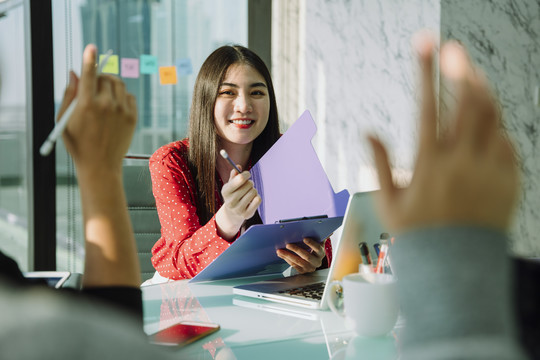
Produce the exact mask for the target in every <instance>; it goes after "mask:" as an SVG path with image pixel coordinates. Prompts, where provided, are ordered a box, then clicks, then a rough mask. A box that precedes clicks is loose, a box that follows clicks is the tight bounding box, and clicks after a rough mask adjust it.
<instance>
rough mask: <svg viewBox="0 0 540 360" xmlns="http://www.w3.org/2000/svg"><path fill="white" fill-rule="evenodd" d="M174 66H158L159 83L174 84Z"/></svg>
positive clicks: (175, 79) (175, 80) (175, 81)
mask: <svg viewBox="0 0 540 360" xmlns="http://www.w3.org/2000/svg"><path fill="white" fill-rule="evenodd" d="M177 82H178V81H177V78H176V66H160V68H159V83H160V84H161V85H167V84H176V83H177Z"/></svg>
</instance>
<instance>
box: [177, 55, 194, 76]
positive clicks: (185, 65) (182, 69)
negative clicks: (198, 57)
mask: <svg viewBox="0 0 540 360" xmlns="http://www.w3.org/2000/svg"><path fill="white" fill-rule="evenodd" d="M176 67H177V68H178V75H184V76H185V75H191V74H193V67H192V66H191V59H190V58H183V59H177V60H176Z"/></svg>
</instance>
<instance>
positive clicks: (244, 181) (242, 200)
mask: <svg viewBox="0 0 540 360" xmlns="http://www.w3.org/2000/svg"><path fill="white" fill-rule="evenodd" d="M250 177H251V174H250V173H249V171H243V172H242V173H240V174H239V173H238V172H237V171H236V170H234V169H233V170H231V173H230V177H229V181H228V182H227V183H226V184H225V185H223V188H222V189H221V195H222V196H223V206H222V207H221V208H220V209H219V210H218V212H217V213H216V224H217V227H218V231H219V235H220V236H221V237H222V238H224V239H226V240H232V239H234V237H235V236H236V234H237V233H238V231H239V230H240V227H241V226H242V224H243V223H244V221H245V220H247V219H249V218H251V217H252V216H253V215H254V214H255V211H257V208H258V207H259V205H260V204H261V202H262V199H261V197H260V196H259V193H258V192H257V190H256V189H255V187H254V185H253V181H251V180H249V179H250Z"/></svg>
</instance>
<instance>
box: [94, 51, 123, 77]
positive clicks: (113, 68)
mask: <svg viewBox="0 0 540 360" xmlns="http://www.w3.org/2000/svg"><path fill="white" fill-rule="evenodd" d="M105 56H106V55H99V63H100V64H101V61H102V60H103V58H105ZM101 72H102V73H104V74H115V75H118V72H119V66H118V55H111V56H110V57H109V60H107V63H105V64H103V67H102V70H101Z"/></svg>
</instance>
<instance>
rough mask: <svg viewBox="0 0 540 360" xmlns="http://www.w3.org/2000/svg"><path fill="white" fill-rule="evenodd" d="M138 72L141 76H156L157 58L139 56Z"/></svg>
mask: <svg viewBox="0 0 540 360" xmlns="http://www.w3.org/2000/svg"><path fill="white" fill-rule="evenodd" d="M139 71H140V72H141V74H156V73H157V72H158V63H157V57H156V56H154V55H144V54H143V55H141V57H140V62H139Z"/></svg>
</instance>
